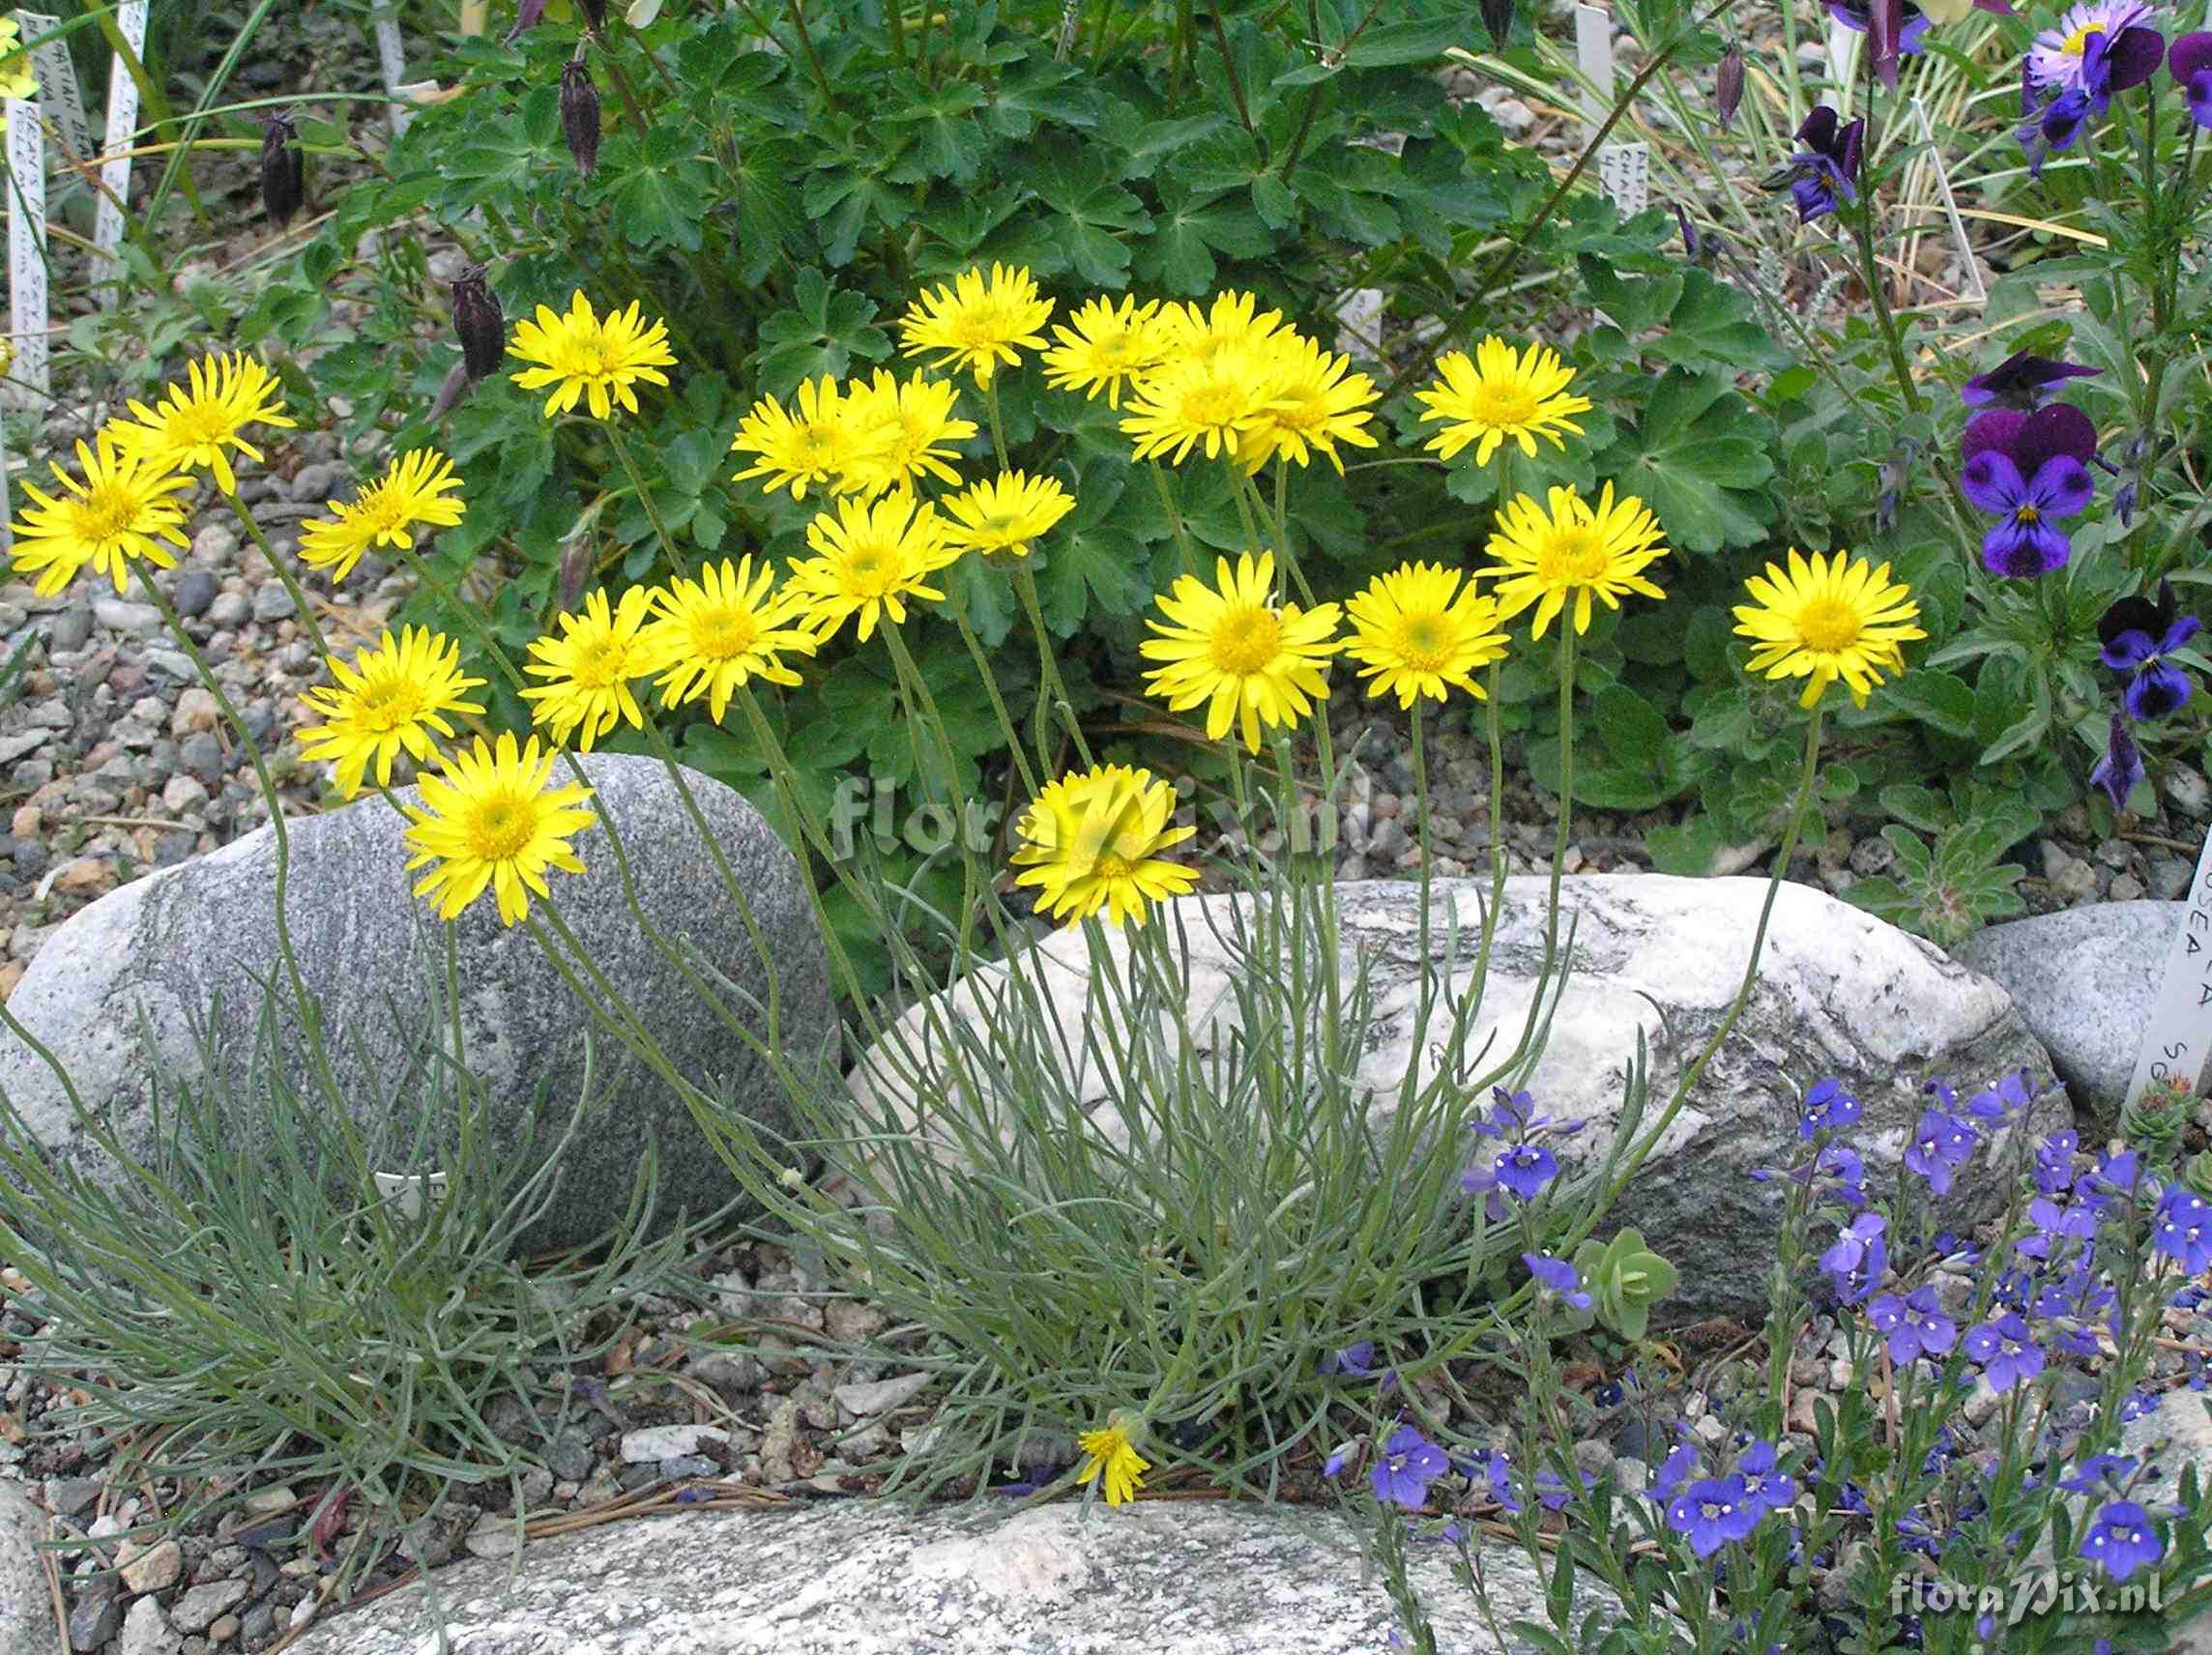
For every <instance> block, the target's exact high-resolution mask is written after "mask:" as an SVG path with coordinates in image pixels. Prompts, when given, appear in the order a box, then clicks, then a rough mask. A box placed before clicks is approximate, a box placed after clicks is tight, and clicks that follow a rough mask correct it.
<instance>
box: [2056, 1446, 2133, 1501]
mask: <svg viewBox="0 0 2212 1655" xmlns="http://www.w3.org/2000/svg"><path fill="white" fill-rule="evenodd" d="M2135 1474H2136V1462H2135V1460H2134V1459H2133V1458H2132V1457H2131V1456H2129V1455H2126V1454H2092V1455H2090V1456H2089V1458H2087V1459H2086V1460H2084V1461H2082V1462H2081V1465H2080V1466H2076V1467H2075V1470H2074V1474H2073V1475H2072V1476H2071V1477H2067V1478H2064V1479H2062V1480H2061V1481H2060V1482H2059V1485H2058V1486H2059V1487H2060V1488H2062V1489H2064V1490H2065V1491H2066V1492H2067V1493H2068V1494H2070V1495H2087V1494H2096V1493H2098V1492H2100V1491H2102V1490H2104V1489H2106V1488H2114V1489H2116V1488H2119V1487H2122V1486H2123V1485H2124V1484H2125V1483H2126V1482H2127V1480H2128V1479H2129V1478H2130V1477H2132V1476H2134V1475H2135Z"/></svg>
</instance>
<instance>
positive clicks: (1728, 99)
mask: <svg viewBox="0 0 2212 1655" xmlns="http://www.w3.org/2000/svg"><path fill="white" fill-rule="evenodd" d="M1742 102H1743V47H1741V46H1739V45H1737V44H1735V42H1733V41H1731V42H1729V44H1728V50H1727V51H1725V52H1723V53H1721V65H1720V68H1719V69H1718V70H1717V71H1715V72H1714V74H1713V113H1715V114H1716V115H1718V116H1719V117H1720V122H1721V131H1724V132H1725V131H1729V130H1730V129H1731V128H1732V127H1733V125H1734V124H1735V112H1736V109H1737V107H1738V106H1739V105H1740V104H1741V103H1742Z"/></svg>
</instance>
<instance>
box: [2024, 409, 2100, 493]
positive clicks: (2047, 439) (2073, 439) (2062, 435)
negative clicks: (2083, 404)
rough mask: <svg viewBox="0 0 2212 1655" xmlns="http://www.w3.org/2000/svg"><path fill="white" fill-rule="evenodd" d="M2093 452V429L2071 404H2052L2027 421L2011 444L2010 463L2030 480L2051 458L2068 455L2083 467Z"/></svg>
mask: <svg viewBox="0 0 2212 1655" xmlns="http://www.w3.org/2000/svg"><path fill="white" fill-rule="evenodd" d="M2096 452H2097V427H2096V426H2095V425H2093V424H2091V423H2090V421H2089V416H2088V415H2086V414H2084V413H2082V412H2081V409H2079V408H2077V407H2075V406H2074V404H2072V403H2071V402H2053V403H2052V405H2051V406H2050V407H2048V408H2040V409H2038V410H2036V412H2034V413H2033V414H2030V415H2029V416H2028V417H2027V420H2026V422H2025V423H2023V425H2022V426H2021V428H2020V434H2019V435H2018V436H2016V437H2014V438H2013V440H2012V444H2011V453H2012V463H2013V464H2014V465H2016V466H2018V467H2020V474H2021V476H2023V477H2033V476H2034V475H2035V474H2036V472H2037V471H2038V470H2039V469H2041V467H2042V465H2043V462H2044V461H2045V460H2047V459H2050V458H2051V457H2052V455H2053V454H2072V455H2073V456H2074V457H2075V458H2076V459H2077V460H2080V461H2081V463H2082V464H2083V465H2086V464H2088V463H2089V461H2090V460H2091V459H2093V458H2094V457H2095V456H2096Z"/></svg>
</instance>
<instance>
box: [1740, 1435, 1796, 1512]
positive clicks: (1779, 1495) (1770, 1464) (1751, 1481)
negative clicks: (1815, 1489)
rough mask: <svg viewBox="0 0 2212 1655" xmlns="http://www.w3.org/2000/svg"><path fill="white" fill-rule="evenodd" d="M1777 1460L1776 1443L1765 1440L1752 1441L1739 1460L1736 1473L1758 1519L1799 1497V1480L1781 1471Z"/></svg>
mask: <svg viewBox="0 0 2212 1655" xmlns="http://www.w3.org/2000/svg"><path fill="white" fill-rule="evenodd" d="M1774 1462H1775V1452H1774V1444H1773V1443H1771V1442H1768V1441H1765V1440H1763V1439H1761V1440H1760V1441H1756V1442H1754V1443H1752V1445H1751V1446H1750V1447H1749V1448H1747V1449H1745V1450H1744V1453H1743V1458H1742V1459H1740V1460H1738V1461H1737V1462H1736V1465H1735V1474H1736V1477H1737V1480H1738V1481H1740V1482H1741V1483H1742V1484H1743V1496H1744V1503H1745V1504H1747V1505H1749V1506H1750V1507H1752V1518H1753V1521H1754V1522H1757V1521H1758V1520H1759V1519H1760V1518H1761V1517H1764V1516H1765V1515H1766V1514H1767V1513H1768V1512H1770V1511H1780V1510H1782V1508H1783V1507H1785V1506H1787V1505H1790V1504H1791V1503H1793V1502H1794V1501H1795V1500H1796V1498H1797V1481H1796V1479H1795V1478H1794V1477H1792V1476H1790V1473H1789V1472H1787V1471H1777V1470H1776V1469H1775V1468H1774Z"/></svg>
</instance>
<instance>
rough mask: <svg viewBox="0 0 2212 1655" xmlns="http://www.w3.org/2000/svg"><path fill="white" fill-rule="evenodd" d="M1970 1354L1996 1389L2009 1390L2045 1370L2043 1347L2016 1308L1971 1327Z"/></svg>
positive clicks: (1968, 1343) (1967, 1331)
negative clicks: (2015, 1310)
mask: <svg viewBox="0 0 2212 1655" xmlns="http://www.w3.org/2000/svg"><path fill="white" fill-rule="evenodd" d="M1966 1354H1967V1355H1969V1356H1971V1357H1973V1359H1974V1360H1975V1361H1977V1362H1979V1363H1981V1365H1982V1372H1983V1373H1984V1374H1985V1375H1986V1376H1988V1379H1989V1381H1990V1389H1992V1390H1993V1391H1998V1392H2003V1391H2009V1390H2010V1389H2012V1387H2013V1386H2014V1385H2016V1384H2022V1383H2024V1382H2025V1381H2027V1380H2029V1379H2034V1378H2035V1376H2036V1375H2038V1374H2040V1373H2042V1372H2043V1347H2042V1346H2040V1345H2038V1344H2036V1342H2035V1336H2034V1335H2033V1334H2031V1333H2030V1332H2029V1331H2028V1328H2027V1323H2026V1322H2024V1321H2022V1320H2021V1319H2020V1316H2019V1314H2018V1313H2017V1312H2014V1311H2009V1310H2008V1311H2006V1312H2005V1313H2004V1315H2002V1316H2000V1317H1998V1318H1997V1319H1996V1320H1995V1321H1985V1322H1983V1323H1982V1324H1981V1325H1980V1326H1978V1327H1970V1328H1968V1329H1967V1330H1966Z"/></svg>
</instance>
